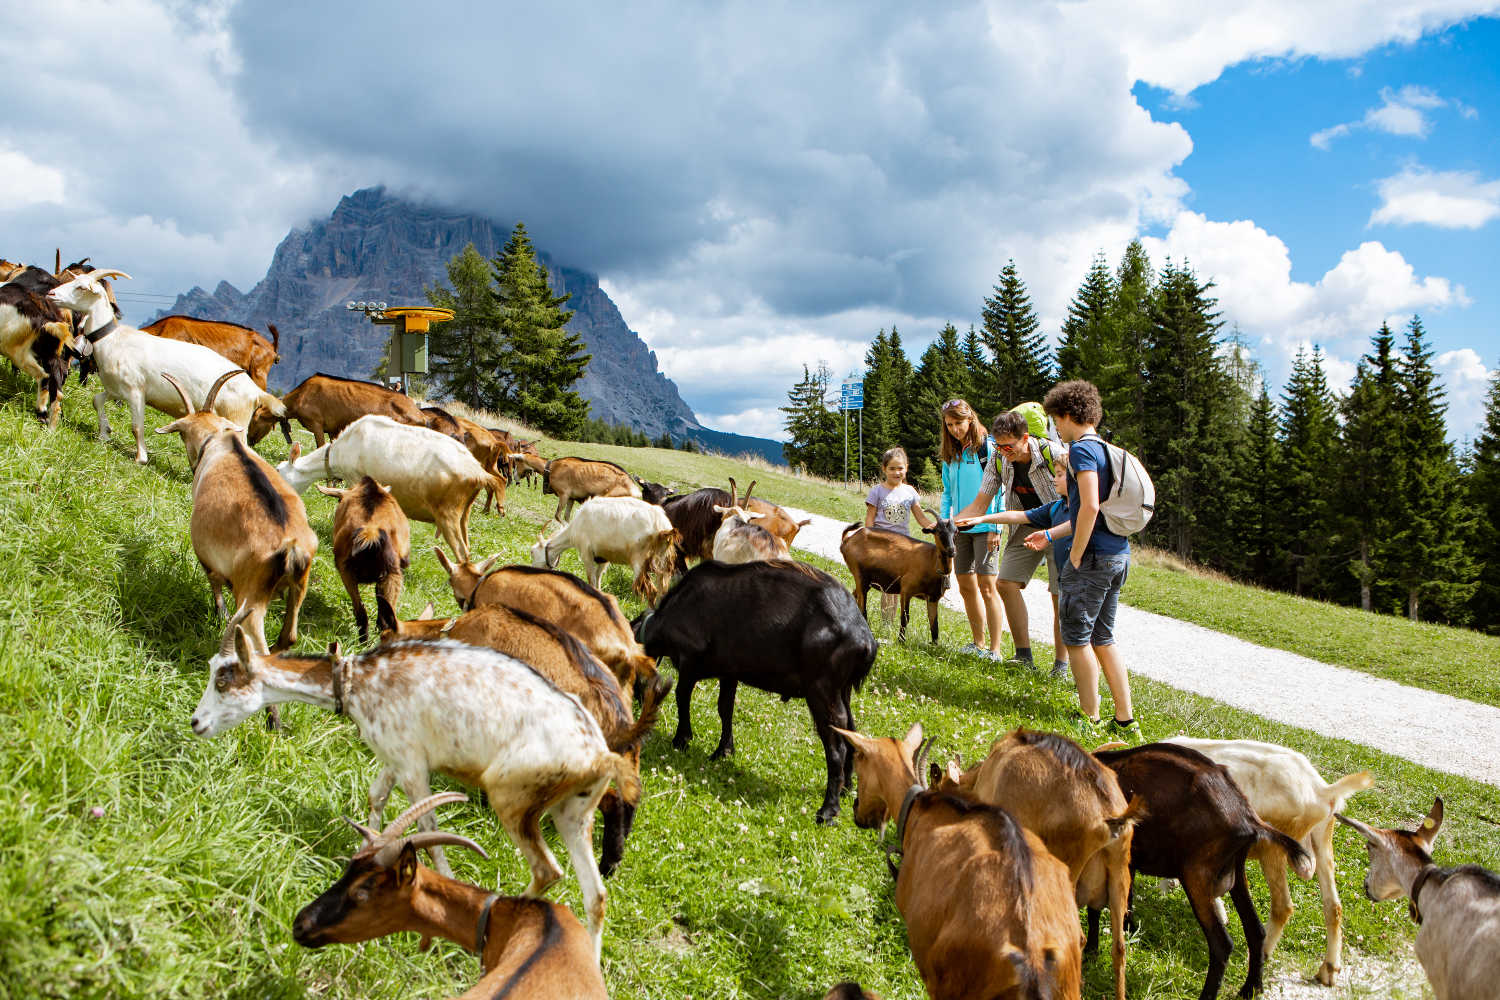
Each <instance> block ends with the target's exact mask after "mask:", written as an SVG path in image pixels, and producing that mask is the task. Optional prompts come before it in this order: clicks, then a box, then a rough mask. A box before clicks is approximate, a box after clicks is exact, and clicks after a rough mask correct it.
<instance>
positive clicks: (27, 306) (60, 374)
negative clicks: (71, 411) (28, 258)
mask: <svg viewBox="0 0 1500 1000" xmlns="http://www.w3.org/2000/svg"><path fill="white" fill-rule="evenodd" d="M32 272H35V276H36V279H37V280H35V281H28V280H26V278H27V277H30V276H31V275H32ZM22 274H23V275H24V276H23V277H22V278H20V279H18V280H14V281H10V280H7V283H6V284H4V285H0V354H4V355H5V356H6V357H7V358H9V359H10V362H11V364H13V365H15V366H16V368H17V369H19V370H20V371H21V372H22V373H23V374H26V375H30V376H31V377H32V378H34V379H36V380H37V400H36V415H37V419H39V420H41V421H42V422H43V423H45V424H47V425H48V426H51V427H56V426H57V421H58V419H59V417H60V416H61V408H60V407H59V406H58V403H57V398H58V394H59V392H60V391H61V389H62V383H63V380H64V379H66V378H67V374H68V367H69V365H70V364H71V357H70V355H69V353H68V352H69V349H70V348H71V346H72V343H73V323H72V319H71V317H69V316H68V314H67V313H66V312H65V311H64V310H62V309H60V308H59V307H58V306H57V305H56V303H53V302H51V301H49V300H48V299H47V292H48V291H50V290H51V289H52V288H55V287H56V286H57V285H58V284H59V282H58V281H57V279H56V278H54V277H52V275H50V274H48V273H47V272H46V271H43V270H41V269H40V268H22Z"/></svg>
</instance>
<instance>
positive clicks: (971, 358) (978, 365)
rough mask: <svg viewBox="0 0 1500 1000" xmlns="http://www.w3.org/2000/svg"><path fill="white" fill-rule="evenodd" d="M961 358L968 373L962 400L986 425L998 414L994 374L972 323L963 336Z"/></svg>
mask: <svg viewBox="0 0 1500 1000" xmlns="http://www.w3.org/2000/svg"><path fill="white" fill-rule="evenodd" d="M963 357H964V368H965V369H967V371H968V373H969V384H968V386H967V387H966V389H967V391H966V393H965V395H964V397H963V398H964V399H966V400H967V401H968V403H969V405H970V406H972V407H974V412H975V413H977V414H979V419H981V420H983V421H984V422H985V424H986V425H988V424H989V422H990V421H991V420H993V419H994V417H995V414H996V413H998V412H999V410H998V405H999V404H998V402H997V400H998V397H997V396H996V394H995V388H994V381H995V379H994V372H993V371H992V370H991V369H990V363H989V358H987V357H986V356H985V351H984V341H983V340H981V339H980V337H979V334H978V333H977V332H975V330H974V325H973V324H972V323H971V324H969V332H968V333H966V334H964V344H963ZM949 398H952V397H949Z"/></svg>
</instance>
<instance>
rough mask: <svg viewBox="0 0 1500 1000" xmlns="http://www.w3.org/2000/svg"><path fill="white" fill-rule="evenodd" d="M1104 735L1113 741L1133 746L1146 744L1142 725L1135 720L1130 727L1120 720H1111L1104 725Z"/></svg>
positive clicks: (1131, 721)
mask: <svg viewBox="0 0 1500 1000" xmlns="http://www.w3.org/2000/svg"><path fill="white" fill-rule="evenodd" d="M1104 734H1105V735H1106V736H1108V737H1109V738H1110V739H1112V740H1123V741H1124V742H1126V743H1129V744H1131V745H1137V744H1140V743H1144V742H1146V737H1145V735H1144V734H1143V733H1142V732H1141V724H1140V723H1139V722H1136V721H1135V720H1134V719H1131V720H1130V724H1129V725H1125V724H1123V723H1121V722H1120V720H1119V719H1110V720H1109V721H1108V722H1107V723H1105V724H1104Z"/></svg>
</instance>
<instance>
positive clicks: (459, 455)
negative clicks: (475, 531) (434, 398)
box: [276, 416, 495, 560]
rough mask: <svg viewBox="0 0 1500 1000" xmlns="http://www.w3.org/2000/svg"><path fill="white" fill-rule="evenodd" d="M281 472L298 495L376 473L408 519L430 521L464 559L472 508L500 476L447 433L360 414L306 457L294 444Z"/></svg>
mask: <svg viewBox="0 0 1500 1000" xmlns="http://www.w3.org/2000/svg"><path fill="white" fill-rule="evenodd" d="M276 471H277V472H279V473H281V477H282V478H283V479H285V480H286V481H287V484H288V485H290V486H291V487H292V489H294V490H296V491H297V492H298V493H303V492H306V490H307V488H308V487H309V486H311V485H312V484H313V482H314V481H316V480H319V479H325V478H327V479H347V480H350V481H355V480H358V479H360V478H361V477H363V476H373V477H374V478H375V481H376V482H379V483H383V484H384V485H385V486H386V488H387V489H389V490H390V493H391V495H392V496H393V497H395V498H396V502H397V503H398V504H400V505H401V509H402V510H403V511H405V512H406V516H407V517H409V518H411V519H412V520H414V521H427V522H430V523H431V524H432V525H433V526H434V527H435V528H436V529H437V533H438V535H439V537H441V538H442V540H443V541H444V542H446V543H447V544H448V545H449V547H451V548H452V549H453V551H454V552H456V553H458V556H459V558H460V559H462V560H467V559H468V558H469V509H470V508H471V507H473V505H474V498H475V497H476V496H478V495H479V491H480V490H482V489H484V487H485V484H487V483H492V482H494V479H495V477H494V476H492V475H490V474H489V473H488V472H486V471H484V469H482V468H480V466H479V463H478V462H476V461H474V456H473V455H470V454H469V450H468V449H467V448H465V447H464V446H463V445H462V444H459V443H458V442H457V441H455V440H453V439H452V438H450V437H448V436H447V435H445V434H439V433H438V432H437V431H431V430H428V429H427V428H426V427H412V426H409V425H407V424H401V423H397V422H396V421H394V420H392V419H391V418H390V417H379V416H369V417H361V418H359V419H358V420H356V421H355V422H354V423H352V424H350V425H349V427H348V428H347V429H346V430H345V431H344V433H343V434H340V435H339V436H338V437H337V438H335V439H334V440H332V441H330V442H328V443H327V444H325V445H322V446H321V447H318V448H314V449H313V450H312V451H310V452H308V453H307V454H306V455H303V454H302V445H301V443H300V442H299V443H297V444H294V445H292V450H291V452H290V453H289V454H288V455H287V459H286V461H284V462H282V463H281V464H280V465H278V466H276Z"/></svg>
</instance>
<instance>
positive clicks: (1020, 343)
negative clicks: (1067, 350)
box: [981, 260, 1054, 408]
mask: <svg viewBox="0 0 1500 1000" xmlns="http://www.w3.org/2000/svg"><path fill="white" fill-rule="evenodd" d="M983 319H984V332H983V333H982V334H981V336H982V338H983V340H984V345H985V347H987V348H989V351H990V358H991V370H992V371H993V373H994V374H993V377H992V379H993V380H992V387H993V390H994V393H995V402H996V403H998V404H999V406H1000V407H1001V408H1009V407H1012V406H1015V405H1016V404H1017V403H1024V402H1026V401H1028V400H1040V399H1041V398H1042V397H1043V396H1044V395H1046V393H1047V390H1048V389H1050V388H1051V387H1052V383H1053V381H1054V379H1053V376H1052V358H1051V352H1050V351H1049V350H1048V348H1047V336H1046V334H1044V333H1042V332H1041V329H1040V327H1041V323H1040V322H1039V321H1038V320H1037V318H1036V312H1035V311H1034V310H1033V309H1032V307H1031V296H1030V295H1029V294H1028V293H1027V291H1026V284H1025V282H1023V281H1022V280H1021V277H1020V275H1019V274H1018V273H1017V271H1016V262H1015V261H1014V260H1011V261H1008V262H1007V263H1006V265H1005V267H1004V269H1002V270H1001V272H1000V283H999V284H997V285H996V286H995V288H994V294H993V295H991V296H990V297H989V298H987V299H985V300H984V311H983Z"/></svg>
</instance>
